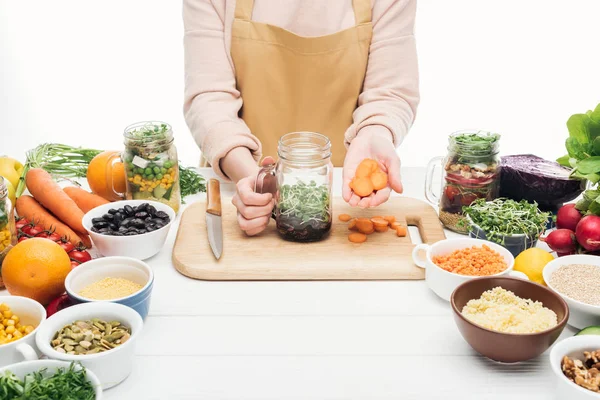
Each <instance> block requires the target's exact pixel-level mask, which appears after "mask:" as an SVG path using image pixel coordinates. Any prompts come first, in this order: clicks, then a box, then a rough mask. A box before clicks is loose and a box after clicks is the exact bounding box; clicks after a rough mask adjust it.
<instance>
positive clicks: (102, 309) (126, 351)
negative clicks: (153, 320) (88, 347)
mask: <svg viewBox="0 0 600 400" xmlns="http://www.w3.org/2000/svg"><path fill="white" fill-rule="evenodd" d="M92 318H100V319H102V320H104V321H119V322H121V323H122V324H123V325H125V326H128V327H130V328H131V338H130V339H129V340H128V341H127V342H125V343H123V344H122V345H120V346H117V347H116V348H114V349H112V350H108V351H105V352H102V353H96V354H89V355H72V354H64V353H59V352H58V351H56V350H54V349H53V348H52V346H51V345H50V342H51V341H52V339H53V338H54V335H55V334H56V332H58V331H60V330H61V329H62V328H63V327H64V326H65V325H69V324H72V323H73V322H75V321H77V320H87V319H92ZM143 325H144V323H143V322H142V317H140V315H139V314H138V313H137V312H136V311H134V310H133V309H131V308H129V307H127V306H124V305H122V304H117V303H110V302H95V303H84V304H79V305H76V306H72V307H69V308H65V309H64V310H61V311H60V312H58V313H56V314H54V315H52V316H51V317H50V318H48V319H47V320H46V321H45V322H44V323H43V324H42V325H41V326H40V327H39V329H38V332H37V335H36V337H35V342H36V344H37V346H38V348H39V349H40V351H41V352H42V353H44V355H46V356H47V357H48V358H53V359H57V360H62V361H69V362H70V361H79V362H81V364H83V366H85V367H86V368H88V369H91V370H92V371H94V373H95V374H96V376H97V377H98V379H99V380H100V383H101V385H102V388H103V389H108V388H111V387H113V386H116V385H118V384H119V383H121V382H122V381H123V380H125V379H126V378H127V377H128V376H129V374H130V373H131V369H132V367H133V355H134V350H135V344H136V341H137V339H138V337H139V336H140V333H141V332H142V327H143Z"/></svg>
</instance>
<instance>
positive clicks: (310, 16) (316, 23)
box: [183, 0, 419, 178]
mask: <svg viewBox="0 0 600 400" xmlns="http://www.w3.org/2000/svg"><path fill="white" fill-rule="evenodd" d="M235 3H236V1H235V0H184V1H183V20H184V26H185V36H184V48H185V103H184V113H185V118H186V121H187V124H188V126H189V128H190V131H191V132H192V135H193V136H194V138H195V140H196V143H198V146H200V149H201V150H202V153H203V155H204V157H205V158H206V159H207V160H208V161H209V162H210V163H211V165H212V166H213V168H214V169H215V171H216V172H217V173H218V174H219V175H220V176H221V177H223V178H226V176H225V175H224V174H223V172H222V171H221V170H220V168H219V164H220V163H219V162H220V160H221V159H222V158H223V157H224V156H225V155H227V153H228V152H229V151H231V150H232V149H234V148H236V147H240V146H243V147H247V148H248V149H249V150H250V151H251V152H252V154H253V155H254V157H255V158H256V159H257V160H258V159H259V158H260V156H261V146H260V141H259V140H258V139H257V138H256V137H255V136H254V135H253V134H252V132H250V129H248V126H247V125H246V124H245V123H244V121H243V120H242V119H241V118H240V117H239V116H238V115H239V114H238V113H239V111H240V109H241V107H242V101H243V99H242V96H241V94H240V92H239V91H238V90H237V88H236V81H235V70H234V65H233V61H232V58H231V26H232V23H233V16H234V10H235ZM372 8H373V20H372V22H373V39H372V42H371V47H370V52H369V60H368V66H367V73H366V76H365V81H364V87H363V90H362V93H361V94H360V97H359V99H358V107H357V109H356V110H355V112H354V114H353V121H354V122H353V124H352V125H351V126H349V127H348V130H347V131H346V134H345V142H346V145H348V144H349V143H350V142H351V141H352V139H353V138H354V137H356V135H357V134H358V132H359V131H360V132H364V131H367V130H369V131H382V132H386V133H387V134H390V133H391V135H392V137H393V140H394V144H395V145H396V146H399V145H400V143H401V142H402V139H403V138H404V136H405V135H406V134H407V132H408V130H409V128H410V126H411V124H412V122H413V120H414V118H415V114H416V109H417V105H418V103H419V82H418V81H419V79H418V68H417V54H416V46H415V38H414V23H415V13H416V0H372ZM252 20H254V21H257V22H262V23H267V24H271V25H276V26H279V27H281V28H284V29H287V30H289V31H291V32H293V33H295V34H297V35H300V36H308V37H310V36H322V35H329V34H332V33H335V32H338V31H341V30H343V29H346V28H349V27H351V26H354V25H355V18H354V10H353V8H352V0H327V1H325V0H255V2H254V10H253V13H252Z"/></svg>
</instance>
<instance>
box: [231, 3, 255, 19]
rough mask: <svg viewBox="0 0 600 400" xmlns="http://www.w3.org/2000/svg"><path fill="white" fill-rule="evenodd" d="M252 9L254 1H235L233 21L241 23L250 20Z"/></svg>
mask: <svg viewBox="0 0 600 400" xmlns="http://www.w3.org/2000/svg"><path fill="white" fill-rule="evenodd" d="M253 9H254V0H236V2H235V14H234V17H235V19H241V20H243V21H250V20H252V10H253Z"/></svg>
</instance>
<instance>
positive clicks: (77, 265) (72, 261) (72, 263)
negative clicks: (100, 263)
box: [71, 260, 81, 269]
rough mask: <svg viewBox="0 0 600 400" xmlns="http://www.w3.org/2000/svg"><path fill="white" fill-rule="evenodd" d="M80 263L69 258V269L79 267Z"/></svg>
mask: <svg viewBox="0 0 600 400" xmlns="http://www.w3.org/2000/svg"><path fill="white" fill-rule="evenodd" d="M80 265H81V263H80V262H79V261H75V260H71V269H73V268H75V267H79V266H80Z"/></svg>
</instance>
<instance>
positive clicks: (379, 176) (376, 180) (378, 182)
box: [371, 171, 388, 190]
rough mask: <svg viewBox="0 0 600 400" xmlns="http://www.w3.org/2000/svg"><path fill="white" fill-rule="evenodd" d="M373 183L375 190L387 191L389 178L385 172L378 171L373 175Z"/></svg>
mask: <svg viewBox="0 0 600 400" xmlns="http://www.w3.org/2000/svg"><path fill="white" fill-rule="evenodd" d="M371 183H372V184H373V190H381V189H385V188H386V187H387V184H388V176H387V174H386V173H385V172H383V171H376V172H373V174H371Z"/></svg>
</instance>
